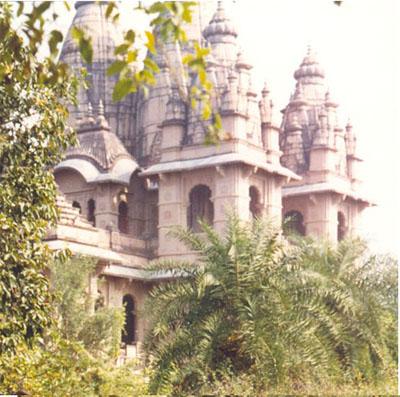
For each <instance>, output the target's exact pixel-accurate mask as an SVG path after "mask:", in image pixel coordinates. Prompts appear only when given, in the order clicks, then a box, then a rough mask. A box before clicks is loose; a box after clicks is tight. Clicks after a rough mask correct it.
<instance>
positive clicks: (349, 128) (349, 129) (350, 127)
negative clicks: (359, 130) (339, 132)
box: [346, 117, 353, 133]
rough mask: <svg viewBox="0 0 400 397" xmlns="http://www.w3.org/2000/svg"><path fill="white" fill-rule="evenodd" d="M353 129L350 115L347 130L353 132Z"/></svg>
mask: <svg viewBox="0 0 400 397" xmlns="http://www.w3.org/2000/svg"><path fill="white" fill-rule="evenodd" d="M352 130H353V123H352V122H351V120H350V117H349V118H348V119H347V123H346V131H347V132H348V133H349V132H352Z"/></svg>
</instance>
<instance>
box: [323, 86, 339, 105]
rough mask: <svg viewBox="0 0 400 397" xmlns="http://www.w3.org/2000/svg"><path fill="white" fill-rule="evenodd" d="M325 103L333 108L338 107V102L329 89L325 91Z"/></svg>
mask: <svg viewBox="0 0 400 397" xmlns="http://www.w3.org/2000/svg"><path fill="white" fill-rule="evenodd" d="M325 105H326V106H328V107H333V108H336V107H338V104H337V103H336V102H335V101H334V100H333V99H332V97H331V93H330V91H329V89H328V90H327V91H326V93H325Z"/></svg>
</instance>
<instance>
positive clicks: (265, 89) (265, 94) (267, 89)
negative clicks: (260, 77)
mask: <svg viewBox="0 0 400 397" xmlns="http://www.w3.org/2000/svg"><path fill="white" fill-rule="evenodd" d="M269 93H270V89H269V86H268V83H267V81H264V87H263V89H262V91H261V95H262V97H263V98H264V97H267V96H268V95H269Z"/></svg>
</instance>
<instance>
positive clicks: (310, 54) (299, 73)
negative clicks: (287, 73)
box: [294, 46, 325, 80]
mask: <svg viewBox="0 0 400 397" xmlns="http://www.w3.org/2000/svg"><path fill="white" fill-rule="evenodd" d="M309 77H314V78H315V77H319V78H324V77H325V72H324V70H323V68H322V67H321V65H320V64H319V62H318V61H317V57H316V55H315V51H314V50H313V49H312V48H311V46H308V47H307V53H306V56H305V57H304V59H303V61H302V63H301V65H300V67H299V68H298V69H297V70H296V71H295V73H294V78H295V79H296V80H299V79H301V78H309Z"/></svg>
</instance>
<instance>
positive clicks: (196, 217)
mask: <svg viewBox="0 0 400 397" xmlns="http://www.w3.org/2000/svg"><path fill="white" fill-rule="evenodd" d="M189 201H190V204H189V208H188V227H189V228H190V229H192V230H193V231H194V232H200V231H201V228H200V224H199V221H200V220H202V221H203V222H207V223H208V224H209V225H212V224H213V221H214V205H213V203H212V201H211V190H210V188H209V187H208V186H206V185H197V186H195V187H194V188H193V189H192V190H191V191H190V194H189Z"/></svg>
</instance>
